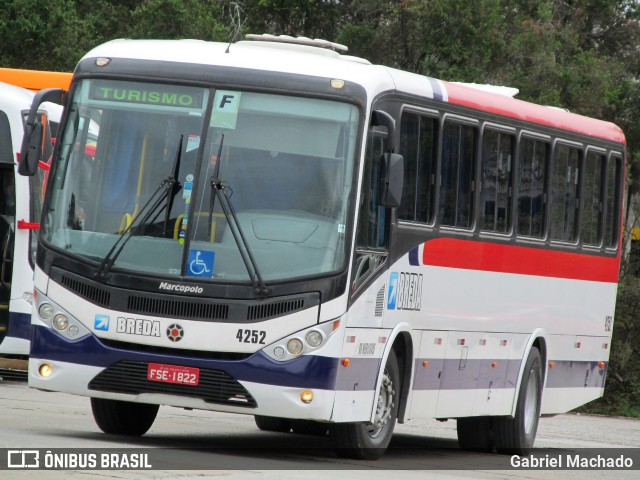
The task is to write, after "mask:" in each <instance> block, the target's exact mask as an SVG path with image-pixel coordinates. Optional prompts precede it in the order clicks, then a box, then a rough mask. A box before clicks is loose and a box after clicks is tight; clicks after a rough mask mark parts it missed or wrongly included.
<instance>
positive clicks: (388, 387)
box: [329, 350, 401, 460]
mask: <svg viewBox="0 0 640 480" xmlns="http://www.w3.org/2000/svg"><path fill="white" fill-rule="evenodd" d="M400 388H401V378H400V369H399V367H398V360H397V358H396V355H395V352H394V351H393V350H391V352H390V353H389V358H388V360H387V364H386V365H385V367H384V374H383V377H382V382H381V384H380V392H379V399H378V405H377V407H376V416H375V420H376V422H375V423H369V422H357V423H335V424H333V425H331V428H330V429H329V433H330V436H331V440H332V443H333V446H334V449H335V451H336V453H337V454H338V456H340V457H344V458H355V459H360V460H377V459H378V458H380V457H381V456H382V455H383V454H384V452H385V451H386V450H387V447H388V446H389V442H390V441H391V437H392V436H393V429H394V427H395V425H396V419H397V417H398V405H399V403H400V401H399V400H400Z"/></svg>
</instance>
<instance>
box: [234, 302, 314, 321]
mask: <svg viewBox="0 0 640 480" xmlns="http://www.w3.org/2000/svg"><path fill="white" fill-rule="evenodd" d="M303 308H304V298H295V299H293V300H284V301H280V302H273V303H264V304H262V305H251V306H250V307H249V309H248V311H247V320H261V319H264V318H269V317H278V316H280V315H287V314H289V313H293V312H297V311H299V310H302V309H303Z"/></svg>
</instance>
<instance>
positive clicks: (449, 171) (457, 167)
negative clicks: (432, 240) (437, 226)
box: [439, 121, 477, 228]
mask: <svg viewBox="0 0 640 480" xmlns="http://www.w3.org/2000/svg"><path fill="white" fill-rule="evenodd" d="M476 138H477V129H476V128H475V127H472V126H469V125H462V124H459V123H454V122H449V121H447V122H445V123H444V129H443V138H442V173H441V177H440V205H439V217H440V223H441V224H442V225H448V226H452V227H461V228H469V227H471V222H472V219H473V187H474V185H473V183H474V182H473V177H474V163H475V162H474V160H475V157H476Z"/></svg>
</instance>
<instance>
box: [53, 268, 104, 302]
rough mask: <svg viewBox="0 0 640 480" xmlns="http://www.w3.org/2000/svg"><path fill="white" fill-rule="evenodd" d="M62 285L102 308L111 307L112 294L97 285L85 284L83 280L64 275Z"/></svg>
mask: <svg viewBox="0 0 640 480" xmlns="http://www.w3.org/2000/svg"><path fill="white" fill-rule="evenodd" d="M61 283H62V285H64V286H65V287H67V288H68V289H69V290H71V291H72V292H74V293H77V294H78V295H80V296H81V297H82V298H86V299H87V300H90V301H92V302H94V303H96V304H98V305H100V306H102V307H109V302H110V300H111V294H110V293H109V291H108V290H104V289H102V288H100V287H97V286H95V285H91V284H89V283H85V282H83V281H82V280H77V279H75V278H72V277H69V276H67V275H63V276H62V279H61Z"/></svg>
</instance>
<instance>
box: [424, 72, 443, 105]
mask: <svg viewBox="0 0 640 480" xmlns="http://www.w3.org/2000/svg"><path fill="white" fill-rule="evenodd" d="M427 78H428V79H429V83H430V84H431V90H433V99H434V100H440V101H442V100H444V95H443V93H442V88H441V87H440V82H438V80H436V79H435V78H429V77H427Z"/></svg>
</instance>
